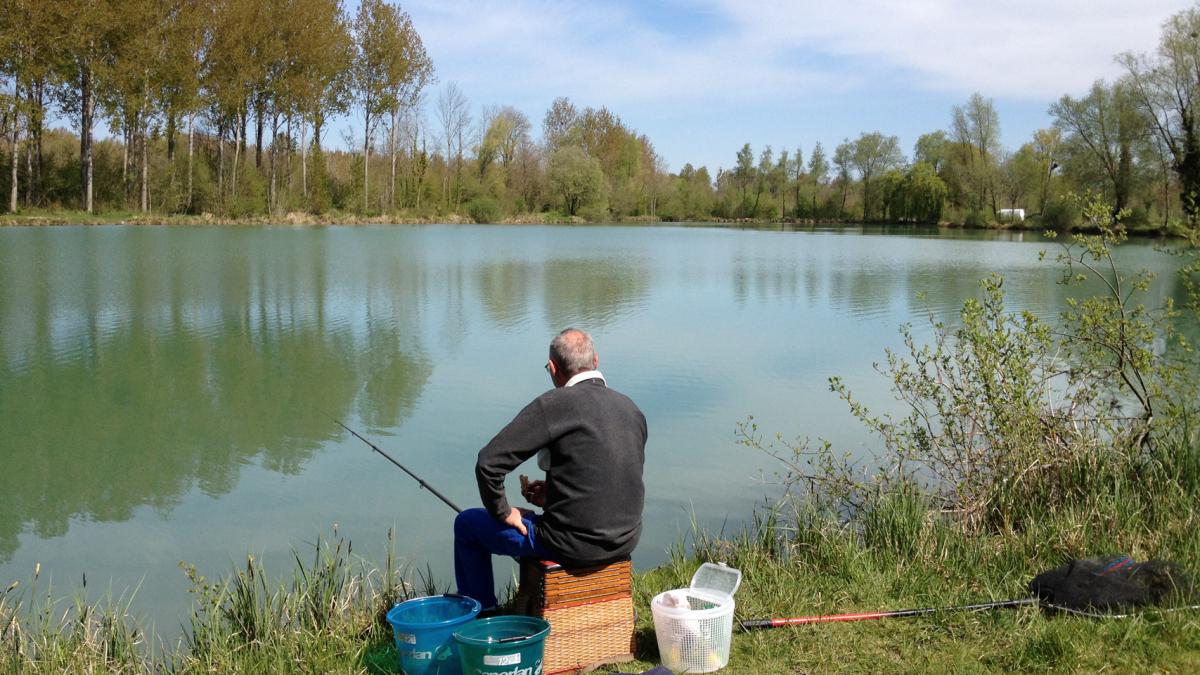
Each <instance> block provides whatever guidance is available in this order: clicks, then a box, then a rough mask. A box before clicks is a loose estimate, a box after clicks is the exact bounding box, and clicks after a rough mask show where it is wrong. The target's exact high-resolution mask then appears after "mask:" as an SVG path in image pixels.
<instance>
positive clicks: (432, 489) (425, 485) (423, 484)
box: [329, 417, 462, 513]
mask: <svg viewBox="0 0 1200 675" xmlns="http://www.w3.org/2000/svg"><path fill="white" fill-rule="evenodd" d="M329 419H331V420H333V421H334V422H336V423H337V425H338V426H339V427H341V428H343V429H345V430H346V431H349V432H350V433H351V434H353V436H354V437H355V438H357V439H358V440H360V441H362V442H363V443H366V444H367V445H369V446H371V449H372V450H374V451H375V452H378V453H379V454H381V455H383V456H384V457H385V458H386V459H387V460H388V461H389V462H391V463H392V464H395V465H396V466H398V467H400V470H401V471H403V472H404V473H406V474H408V475H410V476H412V477H413V480H415V481H417V482H418V483H420V485H421V487H423V488H425V489H426V490H429V491H430V492H432V493H433V496H434V497H437V498H438V499H440V500H442V501H443V502H445V503H446V506H449V507H450V508H452V509H454V512H455V513H462V509H460V508H458V505H457V504H455V503H454V502H452V501H450V500H449V499H447V498H446V495H444V494H442V493H440V492H438V491H437V488H435V487H433V486H432V485H430V484H429V483H426V482H425V481H424V480H423V479H422V478H421V477H420V476H418V475H417V474H415V473H413V472H411V471H409V470H408V467H406V466H404V465H403V464H401V463H400V462H397V461H396V460H395V458H393V457H392V456H391V455H389V454H387V453H386V452H384V451H383V450H380V449H379V446H378V445H375V444H374V443H372V442H371V441H368V440H367V439H365V438H363V437H362V436H361V435H359V433H358V432H357V431H355V430H353V429H351V428H350V427H348V426H346V425H345V424H342V423H341V421H340V420H337V419H335V418H333V417H330V418H329Z"/></svg>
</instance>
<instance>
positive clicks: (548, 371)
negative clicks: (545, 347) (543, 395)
mask: <svg viewBox="0 0 1200 675" xmlns="http://www.w3.org/2000/svg"><path fill="white" fill-rule="evenodd" d="M542 367H543V368H545V369H546V372H547V373H550V374H551V375H553V374H554V372H553V371H551V370H550V362H549V361H547V362H546V365H544V366H542Z"/></svg>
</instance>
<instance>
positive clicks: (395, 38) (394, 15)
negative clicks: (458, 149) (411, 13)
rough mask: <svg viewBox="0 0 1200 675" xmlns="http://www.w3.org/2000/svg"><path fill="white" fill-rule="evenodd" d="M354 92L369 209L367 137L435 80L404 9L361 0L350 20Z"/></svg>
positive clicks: (365, 200)
mask: <svg viewBox="0 0 1200 675" xmlns="http://www.w3.org/2000/svg"><path fill="white" fill-rule="evenodd" d="M353 34H354V46H355V58H354V63H353V66H352V73H353V82H354V91H355V94H356V97H357V99H358V103H359V106H360V107H361V109H362V116H363V210H364V211H368V210H370V203H371V200H370V182H369V178H370V165H371V136H372V134H373V133H374V131H375V128H376V126H378V124H379V120H380V119H381V118H382V117H383V115H385V114H389V113H390V114H392V115H393V120H394V116H395V114H396V112H397V111H398V110H399V109H400V108H401V107H403V106H406V105H412V104H413V103H414V102H415V101H416V99H417V97H418V96H419V95H420V93H421V90H422V89H423V88H424V87H425V86H426V85H427V84H429V83H430V82H431V81H432V80H433V63H432V62H431V61H430V60H429V57H428V56H427V55H426V54H425V46H424V44H422V42H421V36H419V35H417V32H416V30H415V29H414V28H413V25H412V20H411V19H410V18H409V17H408V14H407V13H405V12H404V11H402V10H401V9H400V8H399V7H398V6H394V5H390V4H387V3H386V2H384V0H363V1H362V3H361V4H360V5H359V7H358V14H357V15H356V16H355V18H354V24H353Z"/></svg>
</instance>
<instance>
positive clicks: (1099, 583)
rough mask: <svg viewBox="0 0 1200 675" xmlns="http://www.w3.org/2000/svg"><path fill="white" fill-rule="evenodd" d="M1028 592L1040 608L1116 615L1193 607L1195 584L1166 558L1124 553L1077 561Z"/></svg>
mask: <svg viewBox="0 0 1200 675" xmlns="http://www.w3.org/2000/svg"><path fill="white" fill-rule="evenodd" d="M1029 592H1030V593H1033V594H1034V595H1037V597H1038V599H1039V600H1040V601H1041V605H1042V606H1043V607H1048V608H1051V609H1057V610H1062V611H1065V612H1073V613H1076V614H1103V615H1110V616H1111V615H1114V614H1120V613H1123V612H1126V611H1129V610H1132V609H1135V608H1138V607H1144V606H1148V605H1156V606H1157V605H1193V604H1196V602H1197V593H1196V586H1195V583H1194V582H1193V581H1192V579H1191V577H1190V576H1188V574H1187V572H1185V571H1184V570H1183V568H1182V567H1180V566H1179V565H1177V564H1175V563H1173V562H1169V561H1166V560H1150V561H1147V562H1142V563H1139V562H1134V561H1133V559H1132V558H1130V557H1129V556H1125V555H1119V556H1108V557H1102V558H1083V559H1079V560H1072V561H1071V562H1069V563H1067V564H1065V565H1062V566H1061V567H1056V568H1054V569H1052V570H1050V571H1048V572H1042V573H1041V574H1039V575H1037V576H1036V577H1034V578H1033V581H1031V582H1029Z"/></svg>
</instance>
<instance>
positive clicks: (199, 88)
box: [0, 0, 1200, 227]
mask: <svg viewBox="0 0 1200 675" xmlns="http://www.w3.org/2000/svg"><path fill="white" fill-rule="evenodd" d="M0 8H2V10H3V11H2V12H0V132H2V133H3V137H4V139H5V141H7V143H6V144H5V146H6V147H4V149H3V150H0V174H2V175H0V186H2V187H3V192H4V194H5V195H6V196H7V200H6V201H7V206H8V210H9V211H13V212H16V211H19V210H21V209H28V208H51V209H53V208H79V209H82V210H86V211H88V212H92V211H94V210H96V209H102V210H136V211H141V212H156V213H191V214H200V213H213V214H217V215H220V216H226V217H239V216H248V215H263V214H270V215H273V216H279V215H283V214H286V213H289V212H292V211H307V212H312V213H318V214H320V213H326V212H331V211H332V212H335V213H336V212H342V213H345V212H353V213H361V214H370V215H374V214H404V213H407V214H412V215H416V216H421V217H430V216H432V217H436V216H444V215H447V214H452V213H464V212H465V213H468V214H470V215H471V216H472V217H473V218H475V219H476V220H480V221H491V220H497V219H500V218H503V217H506V216H510V215H514V214H528V213H542V212H554V213H557V214H560V215H564V216H581V217H584V218H586V219H589V220H604V219H611V218H617V219H627V218H635V219H636V218H646V219H662V220H703V219H712V218H721V219H724V218H730V219H735V218H747V219H783V220H788V219H814V220H847V219H853V220H863V221H891V222H919V223H936V222H945V221H947V220H949V221H952V222H959V223H964V224H969V225H987V224H991V223H994V222H997V221H998V220H1002V219H1003V218H1004V217H1005V215H1006V209H1024V210H1025V211H1026V213H1028V214H1031V215H1035V216H1038V217H1039V218H1040V219H1041V221H1042V222H1044V223H1046V224H1049V225H1053V226H1064V227H1069V226H1070V225H1071V224H1073V222H1074V221H1075V220H1076V219H1077V217H1078V214H1076V213H1074V212H1073V209H1074V207H1073V206H1072V204H1073V203H1074V202H1073V201H1072V200H1069V199H1066V198H1065V195H1067V194H1069V193H1071V192H1094V193H1099V194H1101V195H1103V196H1105V197H1106V198H1107V199H1109V200H1110V201H1111V202H1112V203H1113V204H1114V205H1115V207H1116V209H1118V210H1123V209H1128V212H1129V216H1128V217H1127V222H1129V223H1131V224H1133V225H1138V226H1156V225H1165V224H1166V223H1169V222H1171V221H1172V219H1177V218H1184V219H1186V220H1189V221H1190V220H1193V219H1194V218H1195V217H1196V215H1197V211H1198V210H1200V197H1198V195H1200V129H1198V128H1197V124H1198V122H1197V117H1198V116H1200V110H1198V109H1197V106H1198V105H1200V103H1198V102H1200V38H1197V37H1196V36H1197V35H1200V6H1198V7H1196V8H1192V9H1188V10H1185V11H1182V12H1180V13H1178V14H1176V15H1174V16H1172V17H1171V18H1170V19H1169V20H1168V21H1167V22H1166V23H1165V24H1164V26H1163V30H1162V34H1161V38H1160V43H1159V46H1158V48H1157V50H1156V51H1154V52H1153V53H1149V54H1133V53H1126V54H1121V55H1118V56H1117V57H1116V58H1117V61H1118V62H1119V64H1120V65H1121V67H1122V75H1121V77H1119V78H1117V80H1116V81H1115V82H1106V81H1104V80H1098V81H1096V82H1095V83H1094V84H1093V85H1092V87H1091V88H1090V89H1089V90H1088V92H1087V93H1086V94H1084V95H1083V96H1080V97H1078V98H1075V97H1072V96H1063V97H1062V98H1061V99H1059V100H1058V101H1056V102H1054V103H1053V104H1051V105H1050V106H1049V110H1048V112H1049V114H1050V116H1051V118H1052V120H1053V123H1052V124H1051V126H1049V127H1048V128H1045V129H1040V130H1038V131H1036V132H1035V133H1034V134H1033V135H1032V137H1031V138H1030V139H1029V140H1028V141H1027V142H1025V143H1024V144H1022V145H1021V146H1020V147H1019V148H1017V149H1016V150H1009V149H1006V148H1005V147H1003V146H1002V145H1001V143H1000V120H999V115H998V114H997V111H996V108H995V105H994V103H993V102H992V101H991V100H990V99H988V98H986V97H984V96H983V95H981V94H979V93H976V94H973V95H972V96H971V97H970V98H969V99H968V100H967V101H965V102H964V103H963V104H961V105H957V106H954V107H953V109H952V110H951V111H950V120H949V124H948V126H947V128H945V129H939V130H935V131H931V132H929V133H926V134H923V135H921V136H920V137H919V138H918V140H917V142H916V144H915V145H914V147H913V149H912V154H911V160H910V159H909V157H907V156H906V155H905V153H904V151H903V149H902V148H901V147H900V144H899V140H898V138H897V137H896V136H889V135H886V134H884V133H882V132H879V131H875V132H869V133H863V134H861V135H859V137H858V138H855V139H845V140H844V141H843V142H842V143H840V144H838V145H837V146H836V147H835V148H833V149H832V152H831V153H830V152H827V150H826V148H824V147H822V145H821V144H820V143H816V144H814V145H813V147H812V148H811V150H810V151H809V152H808V153H807V156H805V153H804V152H803V149H802V148H801V147H798V146H797V147H795V148H794V149H791V150H788V149H786V148H785V149H780V150H779V151H778V152H776V151H775V150H774V149H773V148H772V147H771V146H769V145H768V146H764V147H762V148H761V149H760V150H759V151H758V152H757V153H756V152H755V150H754V149H753V148H752V146H751V145H750V144H749V143H747V144H745V145H744V146H743V147H742V148H741V149H740V150H739V151H738V152H737V154H736V156H735V157H734V158H733V163H732V166H731V168H729V169H718V170H717V172H716V175H713V174H712V173H710V172H709V170H708V168H707V167H704V166H700V167H694V166H692V165H691V164H685V165H684V166H683V167H682V169H680V170H679V171H678V172H677V173H670V172H668V171H667V170H666V166H665V162H664V161H663V159H662V158H661V157H660V156H659V155H658V154H657V153H656V152H655V149H654V146H653V144H652V143H651V141H650V139H648V138H647V137H646V136H645V135H643V134H639V133H638V132H637V131H635V130H634V129H632V128H630V127H629V126H627V125H626V124H625V123H624V122H622V120H621V119H620V117H619V116H618V115H617V114H615V113H614V112H612V111H610V110H609V109H607V108H605V107H600V108H592V107H585V108H582V109H581V108H579V107H577V106H576V105H575V104H574V103H573V102H571V101H570V100H569V99H566V98H558V99H556V100H555V101H554V102H553V104H552V105H551V106H550V108H549V109H548V110H547V111H546V112H545V114H544V117H543V119H542V120H541V130H540V131H541V134H540V136H536V135H535V131H534V125H533V123H532V122H531V120H530V119H529V118H528V117H527V116H526V115H525V114H524V113H523V112H521V111H520V110H517V109H516V108H514V107H512V106H506V105H485V106H482V107H480V108H478V109H477V110H473V109H472V105H471V104H470V102H469V101H468V99H467V97H466V94H465V93H464V92H463V91H462V90H461V89H460V88H459V87H458V85H457V84H455V83H453V82H450V83H446V84H445V85H443V86H442V87H440V89H439V90H438V91H437V94H436V96H433V94H432V91H431V90H432V89H433V85H434V84H436V77H435V71H434V65H433V63H432V61H431V60H430V58H429V56H428V55H427V54H426V52H425V48H424V45H423V44H422V42H421V38H420V35H419V34H418V32H417V30H416V28H415V27H414V26H413V23H412V21H411V19H410V17H409V16H408V14H407V13H405V12H404V11H403V10H402V9H401V8H400V7H399V6H398V5H396V4H394V3H390V2H387V1H386V0H363V2H361V3H360V4H359V6H358V8H357V10H356V11H355V12H354V13H353V15H351V14H349V13H348V12H347V10H346V8H345V7H344V6H343V4H342V2H341V0H213V1H202V0H51V1H46V0H0ZM52 120H54V121H59V122H60V123H62V124H66V125H67V126H68V127H69V129H65V128H61V126H60V127H55V126H53V125H52V124H50V121H52ZM334 120H344V121H345V123H344V124H343V125H340V126H337V127H334V126H333V125H331V121H334ZM98 121H102V122H103V123H104V125H105V127H106V128H107V129H109V130H110V132H111V135H110V137H108V138H104V139H97V138H95V129H96V127H97V123H98ZM332 128H336V129H338V130H339V134H340V137H339V138H336V139H334V142H332V143H331V142H329V140H328V139H327V138H325V136H327V135H328V134H329V133H330V132H329V130H330V129H332Z"/></svg>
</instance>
